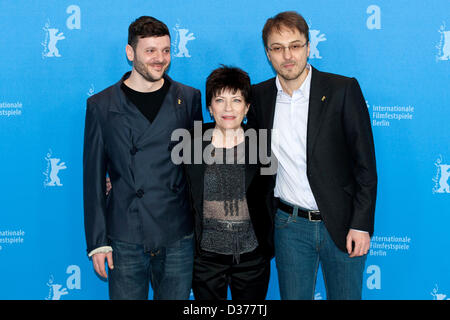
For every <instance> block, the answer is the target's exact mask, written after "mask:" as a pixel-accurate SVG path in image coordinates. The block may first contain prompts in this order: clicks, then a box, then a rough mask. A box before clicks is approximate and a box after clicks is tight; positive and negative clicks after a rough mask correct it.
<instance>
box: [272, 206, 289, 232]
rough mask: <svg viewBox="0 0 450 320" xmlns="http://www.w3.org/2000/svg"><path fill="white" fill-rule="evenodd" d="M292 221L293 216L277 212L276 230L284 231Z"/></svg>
mask: <svg viewBox="0 0 450 320" xmlns="http://www.w3.org/2000/svg"><path fill="white" fill-rule="evenodd" d="M291 221H292V216H291V215H289V214H287V213H285V212H280V210H278V211H277V213H276V215H275V228H276V229H283V228H286V227H287V226H288V225H289V223H291Z"/></svg>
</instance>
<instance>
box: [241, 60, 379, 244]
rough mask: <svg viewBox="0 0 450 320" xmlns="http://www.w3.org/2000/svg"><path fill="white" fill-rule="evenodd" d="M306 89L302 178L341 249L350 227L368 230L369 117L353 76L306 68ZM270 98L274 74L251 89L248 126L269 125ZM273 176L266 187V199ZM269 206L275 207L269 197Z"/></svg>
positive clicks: (372, 175)
mask: <svg viewBox="0 0 450 320" xmlns="http://www.w3.org/2000/svg"><path fill="white" fill-rule="evenodd" d="M310 90H311V91H310V98H309V113H308V127H307V147H306V149H307V156H306V159H307V177H308V180H309V183H310V186H311V190H312V192H313V195H314V198H315V200H316V202H317V205H318V207H319V210H320V212H321V214H322V216H323V221H324V223H325V226H326V228H327V230H328V232H329V233H330V235H331V237H332V239H333V240H334V242H335V243H336V245H337V246H338V247H339V248H340V249H341V250H343V251H346V236H347V233H348V231H349V229H350V228H353V229H358V230H364V231H368V232H369V233H370V235H372V234H373V230H374V215H375V201H376V194H377V172H376V163H375V149H374V143H373V136H372V128H371V125H370V117H369V113H368V111H367V104H366V102H365V99H364V97H363V94H362V92H361V89H360V87H359V84H358V82H357V81H356V79H354V78H347V77H344V76H339V75H335V74H331V73H324V72H320V71H318V70H317V69H315V68H312V78H311V89H310ZM276 97H277V88H276V84H275V78H272V79H269V80H267V81H264V82H261V83H259V84H256V85H254V86H253V87H252V106H251V107H250V109H249V112H248V114H247V117H248V125H249V126H251V127H254V128H259V129H269V130H270V129H272V127H273V120H274V114H275V104H276ZM270 136H271V135H270V132H269V139H268V150H270ZM281 143H282V142H281ZM275 179H276V177H275V175H274V176H272V179H271V185H270V187H269V188H270V189H271V192H272V194H271V197H272V199H274V198H273V189H274V187H275ZM271 210H272V212H275V210H276V200H275V199H274V201H272V202H271Z"/></svg>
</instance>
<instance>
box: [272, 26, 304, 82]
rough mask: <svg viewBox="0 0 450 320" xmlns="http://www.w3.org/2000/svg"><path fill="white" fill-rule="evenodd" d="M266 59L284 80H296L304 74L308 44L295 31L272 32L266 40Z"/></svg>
mask: <svg viewBox="0 0 450 320" xmlns="http://www.w3.org/2000/svg"><path fill="white" fill-rule="evenodd" d="M266 53H267V57H268V58H269V60H270V62H271V63H272V66H273V68H274V69H275V71H276V72H277V74H278V75H279V76H280V77H282V78H283V79H284V80H288V81H290V80H297V79H299V78H300V77H301V76H302V75H304V74H305V68H306V63H307V59H308V56H309V43H306V37H305V36H304V35H303V34H301V33H300V32H299V31H298V30H297V29H289V28H285V27H283V28H282V29H281V30H280V32H278V31H277V30H273V31H272V32H271V33H270V34H269V36H268V38H267V50H266Z"/></svg>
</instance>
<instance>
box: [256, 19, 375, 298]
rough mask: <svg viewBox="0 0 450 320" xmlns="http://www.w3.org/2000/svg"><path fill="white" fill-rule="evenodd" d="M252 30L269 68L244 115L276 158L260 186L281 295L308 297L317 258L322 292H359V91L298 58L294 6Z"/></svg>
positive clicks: (303, 45) (300, 37)
mask: <svg viewBox="0 0 450 320" xmlns="http://www.w3.org/2000/svg"><path fill="white" fill-rule="evenodd" d="M262 33H263V41H264V46H265V49H266V54H267V57H268V59H269V61H270V62H271V63H272V66H273V68H274V69H275V71H276V73H277V76H276V77H275V78H272V79H269V80H267V81H264V82H262V83H259V84H256V85H254V87H253V92H252V95H253V101H252V102H253V103H252V106H251V108H250V109H249V113H248V122H249V125H250V126H253V127H255V128H259V129H267V130H268V132H269V135H268V150H271V152H272V153H273V155H274V156H275V157H276V159H277V160H278V168H277V172H276V175H274V176H273V179H269V180H270V183H269V186H268V187H269V194H271V198H270V199H269V206H271V207H272V211H273V212H274V214H275V233H274V234H275V236H274V241H275V260H276V265H277V270H278V280H279V287H280V293H281V298H282V299H313V298H314V292H315V283H316V276H317V270H318V266H319V263H320V264H321V266H322V271H323V276H324V281H325V285H326V290H327V298H328V299H361V292H362V279H363V271H364V264H365V260H366V255H367V252H368V250H369V247H370V237H371V236H372V234H373V228H374V212H375V199H376V191H377V173H376V164H375V151H374V143H373V136H372V129H371V126H370V118H369V114H368V111H367V106H366V103H365V99H364V97H363V94H362V92H361V89H360V87H359V84H358V82H357V81H356V79H354V78H347V77H344V76H339V75H335V74H330V73H324V72H320V71H318V70H317V69H315V68H313V67H312V66H311V65H309V64H308V62H307V59H308V56H309V52H310V44H309V28H308V25H307V23H306V21H305V20H304V18H303V17H302V16H301V15H299V14H298V13H296V12H282V13H280V14H278V15H276V16H275V17H273V18H270V19H268V20H267V22H266V24H265V26H264V29H263V32H262ZM271 129H273V131H271ZM261 192H262V193H265V192H266V191H264V190H261Z"/></svg>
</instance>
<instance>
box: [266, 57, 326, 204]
mask: <svg viewBox="0 0 450 320" xmlns="http://www.w3.org/2000/svg"><path fill="white" fill-rule="evenodd" d="M306 67H307V68H308V70H309V72H308V75H307V77H306V79H305V81H303V83H302V85H301V86H300V88H298V89H297V90H295V91H294V92H293V93H292V97H291V96H290V95H289V94H287V93H286V92H284V91H283V88H282V87H281V84H280V80H279V78H278V76H277V77H276V80H275V82H276V86H277V89H278V93H277V100H276V104H275V116H274V121H273V131H272V146H271V147H272V151H273V153H274V155H275V156H276V157H277V159H278V171H277V178H276V185H275V196H276V197H279V198H281V199H283V200H285V201H287V202H289V203H291V204H294V205H297V206H299V207H301V208H303V209H307V210H318V207H317V203H316V200H315V199H314V195H313V193H312V191H311V187H310V185H309V181H308V177H307V176H306V134H307V131H308V130H307V128H308V108H309V91H310V88H311V74H312V68H311V66H310V65H309V64H307V66H306Z"/></svg>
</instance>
